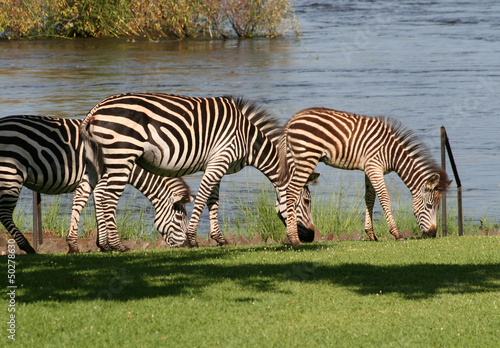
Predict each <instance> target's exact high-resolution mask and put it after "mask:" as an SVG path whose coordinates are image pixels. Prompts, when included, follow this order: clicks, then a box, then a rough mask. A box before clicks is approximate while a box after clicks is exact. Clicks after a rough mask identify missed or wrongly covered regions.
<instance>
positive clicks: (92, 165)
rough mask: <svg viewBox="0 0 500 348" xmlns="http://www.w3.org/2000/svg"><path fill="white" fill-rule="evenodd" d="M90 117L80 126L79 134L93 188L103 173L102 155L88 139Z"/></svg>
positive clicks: (97, 146)
mask: <svg viewBox="0 0 500 348" xmlns="http://www.w3.org/2000/svg"><path fill="white" fill-rule="evenodd" d="M91 119H92V116H91V115H88V116H87V117H86V118H85V119H84V120H83V122H82V123H81V124H80V128H79V133H80V137H81V139H82V142H83V145H84V147H85V163H86V165H87V174H88V176H89V181H90V185H91V186H92V187H93V188H95V186H96V185H97V182H98V181H99V180H100V179H101V177H102V175H103V174H104V171H105V165H104V155H103V153H102V149H101V147H100V146H99V144H97V143H96V141H95V140H94V139H92V138H91V137H90V133H89V130H88V128H89V126H90V122H91Z"/></svg>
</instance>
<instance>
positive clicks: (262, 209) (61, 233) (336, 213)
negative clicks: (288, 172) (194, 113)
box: [0, 184, 500, 252]
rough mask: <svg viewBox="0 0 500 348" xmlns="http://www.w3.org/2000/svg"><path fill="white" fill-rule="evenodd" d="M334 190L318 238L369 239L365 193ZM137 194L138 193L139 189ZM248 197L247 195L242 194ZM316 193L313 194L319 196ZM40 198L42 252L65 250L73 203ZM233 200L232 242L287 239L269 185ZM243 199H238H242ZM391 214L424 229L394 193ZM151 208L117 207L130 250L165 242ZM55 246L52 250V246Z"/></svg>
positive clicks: (23, 223)
mask: <svg viewBox="0 0 500 348" xmlns="http://www.w3.org/2000/svg"><path fill="white" fill-rule="evenodd" d="M342 187H343V186H342V184H340V185H339V189H338V190H337V191H336V192H333V193H332V195H331V196H330V197H317V199H316V200H314V202H313V217H314V223H315V225H316V227H317V228H318V230H319V231H320V232H321V236H317V238H318V239H317V240H316V241H319V240H322V241H345V240H351V241H352V240H366V233H365V232H364V231H363V224H364V210H363V207H364V198H363V195H362V194H361V191H360V192H359V193H358V195H357V196H350V195H349V194H348V193H347V192H344V190H343V189H342ZM137 194H139V193H137ZM243 196H245V197H247V196H248V195H243ZM316 196H318V195H317V192H314V189H313V197H316ZM44 197H45V198H44V199H42V229H43V231H44V235H45V234H47V236H46V237H44V240H45V241H47V240H52V244H54V245H56V244H57V246H51V244H46V245H45V246H44V247H43V249H42V250H41V251H42V252H65V251H66V249H67V245H66V243H65V237H66V234H67V232H68V226H69V218H70V214H69V212H68V211H67V210H68V209H69V206H67V204H66V203H64V202H63V199H61V198H60V195H53V196H50V195H46V196H44ZM225 199H229V200H230V201H231V202H233V203H232V204H234V205H235V208H236V210H235V211H232V212H231V211H224V209H223V210H222V211H221V228H222V231H223V233H224V235H225V236H226V238H229V239H228V240H230V243H231V244H234V245H246V244H274V243H283V242H285V243H286V229H285V227H284V225H283V224H282V223H281V221H280V220H279V219H278V217H277V216H276V212H275V209H274V201H275V194H274V191H273V190H272V188H270V187H269V185H267V186H266V185H264V184H263V185H262V188H261V191H260V192H257V193H256V194H255V197H254V198H253V199H252V201H251V202H249V201H248V200H247V199H243V198H241V196H239V198H238V197H229V198H228V197H226V198H225ZM238 199H239V200H238ZM454 205H455V203H454V201H453V199H450V201H449V204H448V210H447V215H448V217H447V221H448V226H447V227H448V236H458V224H457V221H456V213H457V212H456V208H454ZM393 208H394V209H393V213H394V215H395V218H396V222H397V223H398V227H399V229H400V231H401V233H403V235H404V236H405V238H406V239H418V238H420V231H419V228H418V225H417V222H416V220H415V217H414V216H413V213H412V210H411V206H410V205H409V203H408V202H404V199H402V198H401V197H399V195H398V194H397V192H396V193H395V194H394V200H393ZM30 210H31V205H30V203H29V202H25V204H24V205H23V204H20V205H19V206H18V207H17V208H16V211H15V213H14V221H15V223H16V225H17V226H18V227H19V229H20V230H21V232H23V234H24V235H25V236H26V237H27V238H28V239H29V240H30V242H31V241H32V236H31V231H32V216H31V214H29V211H30ZM153 214H154V209H153V207H152V206H151V205H150V204H149V202H146V201H144V204H143V205H141V206H139V207H138V206H137V205H136V197H134V198H133V199H131V200H125V201H121V202H120V206H119V208H118V211H117V224H118V230H119V234H120V238H122V240H124V241H127V246H129V247H130V248H131V249H142V248H155V247H165V246H166V244H165V243H164V242H163V243H162V240H160V239H161V237H160V234H159V233H158V232H157V231H156V229H154V227H153V226H152V225H151V219H152V215H153ZM440 216H441V215H440V214H439V217H438V226H439V229H438V230H439V231H438V236H439V237H441V236H442V233H441V228H440V227H441V218H440ZM374 219H375V221H374V226H375V233H376V234H377V236H378V237H379V238H381V239H391V238H392V236H391V235H390V234H389V232H388V229H387V223H386V221H385V218H384V216H383V214H381V213H376V214H375V216H374ZM95 221H96V219H95V213H94V209H93V206H92V205H88V206H86V207H85V208H84V210H83V212H82V216H81V221H80V233H79V237H80V239H79V242H78V243H79V245H80V247H81V248H82V251H97V248H96V247H95V237H96V235H95V233H96V231H95V228H96V223H95ZM207 227H208V226H200V227H199V228H201V229H202V233H200V231H199V233H198V237H199V243H200V245H201V246H214V245H215V243H214V242H213V241H212V240H209V239H207V238H208V237H207V235H206V234H207V233H208V231H206V228H207ZM464 235H466V236H467V235H469V236H492V235H500V221H498V219H496V218H491V217H489V218H488V217H482V218H481V219H480V220H479V222H478V221H477V220H474V219H470V218H469V219H468V218H466V219H465V221H464ZM10 238H11V237H10V235H9V234H8V233H7V231H6V229H5V228H4V226H3V225H0V250H3V248H4V247H6V242H5V240H7V239H10ZM52 249H54V250H52Z"/></svg>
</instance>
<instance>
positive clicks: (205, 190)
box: [187, 154, 230, 248]
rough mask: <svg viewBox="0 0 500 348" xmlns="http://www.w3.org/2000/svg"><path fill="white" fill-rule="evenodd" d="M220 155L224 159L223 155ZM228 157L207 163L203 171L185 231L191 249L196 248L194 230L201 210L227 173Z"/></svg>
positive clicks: (196, 227)
mask: <svg viewBox="0 0 500 348" xmlns="http://www.w3.org/2000/svg"><path fill="white" fill-rule="evenodd" d="M221 155H222V157H224V154H221ZM229 157H230V156H227V158H224V162H213V163H209V164H208V165H207V167H206V169H205V174H203V178H202V179H201V183H200V188H199V189H198V194H197V195H196V199H195V201H194V208H193V213H192V214H191V219H190V220H189V226H188V230H187V240H188V245H189V246H190V247H191V248H192V247H198V242H197V241H196V230H197V229H198V223H199V221H200V216H201V213H202V212H203V208H204V207H205V204H206V203H207V200H208V197H209V196H210V194H211V192H212V189H213V188H214V186H215V185H219V183H220V180H221V178H222V177H223V176H224V174H225V173H226V172H227V169H228V168H229V163H228V162H227V161H228V159H229Z"/></svg>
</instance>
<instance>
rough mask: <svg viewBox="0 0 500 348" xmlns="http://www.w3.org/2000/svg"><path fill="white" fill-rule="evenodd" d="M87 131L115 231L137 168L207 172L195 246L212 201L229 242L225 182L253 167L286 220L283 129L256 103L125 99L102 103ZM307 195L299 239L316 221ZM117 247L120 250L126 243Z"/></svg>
mask: <svg viewBox="0 0 500 348" xmlns="http://www.w3.org/2000/svg"><path fill="white" fill-rule="evenodd" d="M80 130H81V135H82V138H84V139H85V140H84V142H85V144H86V150H87V152H86V154H87V157H88V163H92V165H89V166H88V167H89V176H90V177H91V182H92V183H93V185H94V184H96V183H97V188H99V187H105V188H103V190H104V191H106V192H107V193H108V196H107V203H108V204H107V208H106V211H105V216H106V218H105V220H106V230H107V231H108V233H116V221H115V210H116V202H117V201H118V199H119V197H120V195H121V194H122V192H123V188H124V186H125V183H126V181H127V179H128V177H129V174H130V169H131V168H132V166H133V165H134V164H135V163H137V164H138V165H140V166H141V167H143V168H145V169H147V170H149V171H151V172H153V173H156V174H160V175H167V176H174V177H180V176H183V175H187V174H191V173H195V172H198V171H204V172H205V173H204V175H203V178H202V181H201V184H200V188H199V191H198V194H197V197H196V200H195V206H194V209H193V213H192V215H191V219H190V221H189V226H188V231H187V235H188V242H189V244H190V246H197V242H196V230H197V226H198V222H199V219H200V215H201V212H202V211H203V208H204V206H205V204H207V205H208V208H209V211H210V218H211V232H210V236H211V237H212V238H214V239H215V240H216V241H217V243H218V244H219V245H223V244H227V242H226V240H225V239H224V237H223V236H222V234H221V233H220V230H219V229H218V226H215V227H216V228H217V231H214V225H215V224H217V219H216V216H217V207H218V205H217V202H218V192H219V185H220V180H221V178H222V176H223V175H225V174H231V173H235V172H238V171H239V170H241V169H242V168H243V167H244V166H247V165H251V166H254V167H256V168H257V169H259V170H260V171H261V172H262V173H263V174H264V175H266V177H267V178H268V179H269V180H270V181H271V182H272V183H273V185H274V187H275V189H276V194H277V198H278V203H277V210H278V213H279V214H280V215H281V216H282V219H284V218H285V216H284V214H285V211H286V209H285V208H286V206H285V204H286V201H285V196H284V185H281V186H280V185H278V183H277V179H278V148H277V143H276V141H277V139H278V137H279V133H280V132H281V127H279V126H278V124H277V121H276V120H275V119H272V118H270V117H269V115H268V114H267V113H266V112H265V111H263V110H261V109H259V108H258V107H257V106H256V104H255V103H250V102H248V101H246V100H244V99H241V98H240V99H234V98H232V97H230V96H229V97H216V98H194V97H185V96H178V95H169V94H155V93H137V94H134V93H127V94H119V95H113V96H111V97H108V98H106V99H104V100H102V101H101V102H99V103H98V104H97V105H96V106H95V107H94V108H93V109H92V110H91V111H90V112H89V114H88V115H87V116H86V118H85V119H84V121H83V123H82V125H81V127H80ZM104 170H106V172H105V173H104ZM103 173H104V174H103ZM312 178H313V179H314V177H312ZM306 184H307V182H305V183H304V185H306ZM299 193H301V196H300V200H299V203H298V204H299V209H298V211H300V215H299V219H300V221H299V226H298V228H299V235H303V236H306V238H307V239H310V236H311V235H313V234H314V224H313V221H312V216H311V206H310V200H309V195H308V194H309V192H308V188H307V187H304V186H303V189H301V190H299ZM96 204H101V203H100V202H96ZM112 247H113V248H114V249H118V250H120V248H121V245H119V244H115V245H112Z"/></svg>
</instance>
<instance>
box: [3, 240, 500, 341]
mask: <svg viewBox="0 0 500 348" xmlns="http://www.w3.org/2000/svg"><path fill="white" fill-rule="evenodd" d="M499 247H500V237H498V236H492V237H450V238H439V239H434V240H409V241H405V242H395V241H392V240H382V241H380V242H378V243H368V242H360V241H358V242H333V243H332V242H330V243H315V244H312V245H304V246H300V247H287V246H277V245H274V246H244V247H231V246H230V247H224V248H199V249H156V250H137V251H133V252H129V253H125V254H120V253H86V254H79V255H66V254H38V255H18V256H16V260H15V261H16V285H17V289H16V312H15V315H16V328H17V331H16V341H17V342H18V344H21V345H22V346H23V347H40V346H50V345H53V344H54V342H57V345H58V346H70V345H72V346H75V345H76V346H83V345H85V346H90V347H98V346H129V345H131V342H133V343H132V344H133V345H135V346H169V347H180V346H183V347H184V346H189V347H197V346H207V347H213V346H225V347H228V346H232V347H234V346H242V347H260V346H266V347H288V346H290V347H312V346H320V347H325V346H332V347H338V346H345V347H381V346H384V347H434V346H439V347H448V346H451V347H496V346H498V345H499V344H500V335H499V331H498V319H499V314H498V313H499V310H500V308H499V306H500V304H499V300H498V299H499V298H500V253H499V252H498V250H499ZM2 296H3V298H5V299H6V301H8V299H7V294H6V292H4V294H3V295H2Z"/></svg>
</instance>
